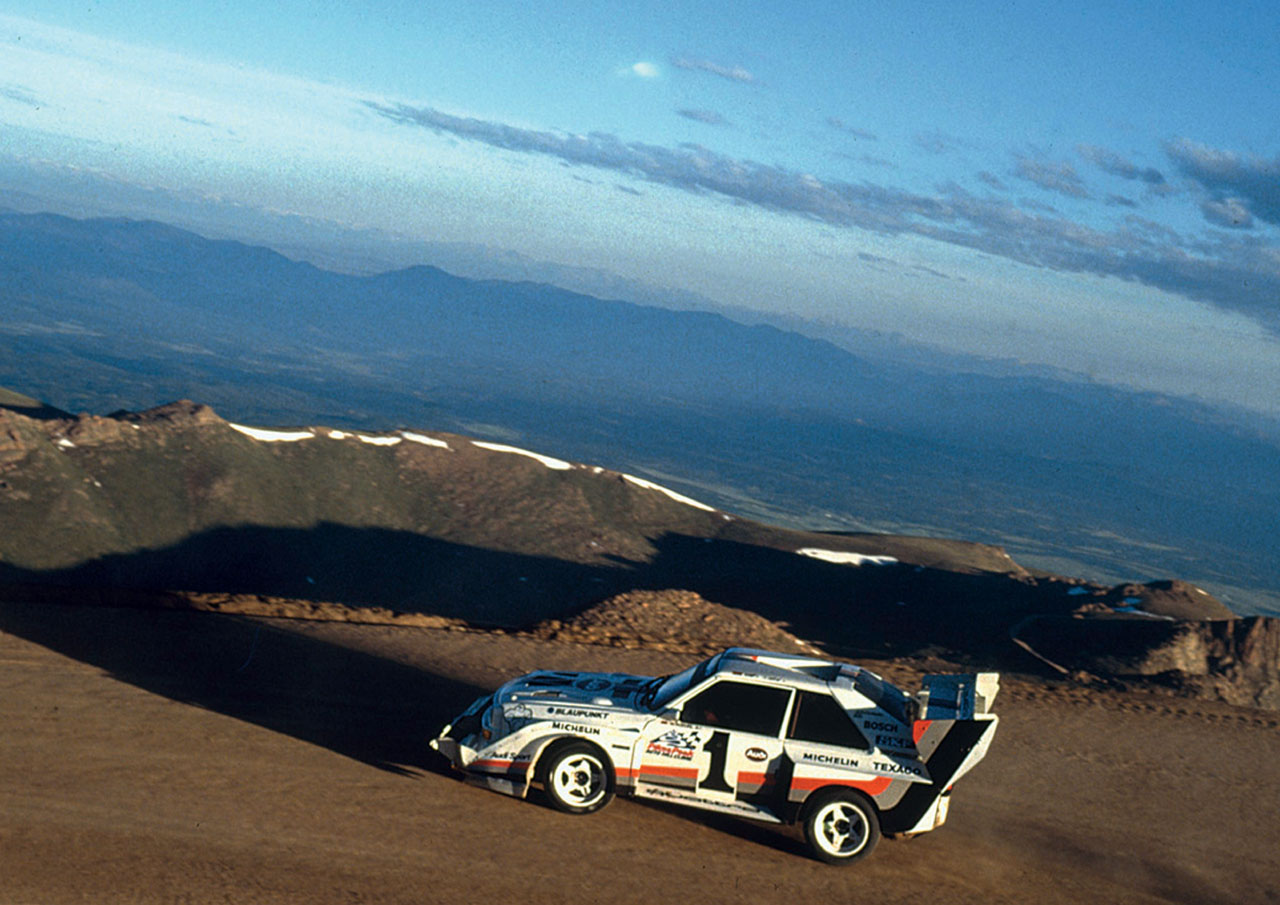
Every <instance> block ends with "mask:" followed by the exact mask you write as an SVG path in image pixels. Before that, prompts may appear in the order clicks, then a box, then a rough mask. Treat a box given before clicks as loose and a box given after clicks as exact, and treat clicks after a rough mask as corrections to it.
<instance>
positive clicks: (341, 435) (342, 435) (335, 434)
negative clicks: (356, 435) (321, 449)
mask: <svg viewBox="0 0 1280 905" xmlns="http://www.w3.org/2000/svg"><path fill="white" fill-rule="evenodd" d="M350 436H351V435H350V434H349V433H347V432H346V431H329V439H330V440H345V439H347V438H348V437H350Z"/></svg>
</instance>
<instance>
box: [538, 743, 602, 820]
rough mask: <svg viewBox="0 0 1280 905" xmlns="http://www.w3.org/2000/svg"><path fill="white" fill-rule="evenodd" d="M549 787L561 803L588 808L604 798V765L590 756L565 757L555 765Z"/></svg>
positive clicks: (575, 755)
mask: <svg viewBox="0 0 1280 905" xmlns="http://www.w3.org/2000/svg"><path fill="white" fill-rule="evenodd" d="M551 785H552V787H553V788H554V789H555V793H556V796H557V797H558V798H559V799H560V800H561V801H564V802H567V803H569V804H572V805H575V806H577V807H583V808H584V807H589V806H590V805H593V804H595V803H596V802H597V801H599V800H600V799H601V798H603V797H604V792H605V782H604V765H603V764H602V763H600V761H599V760H598V759H596V758H594V757H592V756H591V755H590V754H574V755H572V756H570V757H566V758H565V759H564V760H562V761H560V763H558V764H556V768H555V772H554V773H553V774H552V776H551Z"/></svg>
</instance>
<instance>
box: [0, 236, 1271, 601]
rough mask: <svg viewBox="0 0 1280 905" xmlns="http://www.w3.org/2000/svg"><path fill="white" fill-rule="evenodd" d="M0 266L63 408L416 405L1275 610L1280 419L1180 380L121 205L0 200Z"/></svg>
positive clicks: (368, 421)
mask: <svg viewBox="0 0 1280 905" xmlns="http://www.w3.org/2000/svg"><path fill="white" fill-rule="evenodd" d="M0 279H2V280H3V282H2V283H0V298H2V301H3V305H4V307H3V313H2V314H0V382H5V383H9V384H10V385H15V386H19V387H21V388H23V390H24V392H28V393H32V394H35V395H39V396H42V397H43V398H46V399H50V400H51V401H52V402H53V403H54V404H55V405H56V406H58V407H60V408H64V409H76V408H87V409H93V410H98V411H103V410H109V409H111V408H140V407H145V406H147V405H152V404H155V403H156V402H158V401H162V400H163V399H166V398H177V397H180V396H187V395H199V396H200V397H201V398H204V399H207V400H209V401H210V402H212V403H214V404H216V405H217V406H218V408H219V410H221V411H225V412H227V413H228V414H229V415H230V416H231V417H233V418H236V419H241V420H255V419H256V420H257V421H259V422H262V423H288V422H315V421H323V422H326V423H330V424H336V425H339V426H348V427H350V426H365V427H369V426H374V425H385V424H388V423H398V422H405V421H407V422H409V423H420V424H435V425H439V426H441V427H442V428H447V429H450V430H454V431H457V432H461V433H472V434H476V435H478V436H487V437H489V438H490V439H498V440H500V439H503V438H507V439H516V440H519V441H520V442H522V443H524V444H526V445H531V446H542V447H546V448H556V449H560V450H563V451H564V454H566V455H570V456H573V457H575V458H578V459H581V460H586V461H598V462H603V463H606V464H608V465H609V466H610V467H613V468H618V469H628V470H633V471H635V470H640V471H644V472H645V473H648V474H667V475H671V476H673V478H674V480H675V481H676V482H677V483H682V486H684V487H685V488H686V489H689V488H700V493H701V494H702V495H703V496H704V497H707V498H709V499H710V500H711V501H712V502H715V503H716V504H717V505H720V506H722V507H725V508H727V509H731V510H734V511H738V512H742V513H744V514H757V515H762V516H763V515H767V516H769V517H770V518H771V519H773V520H777V519H782V520H784V521H787V522H788V523H789V524H792V525H793V526H797V527H799V526H814V525H816V526H820V527H824V528H834V529H843V530H867V529H875V530H887V531H894V532H898V533H927V534H934V535H945V536H950V537H966V538H972V539H976V540H987V541H991V542H995V543H1000V544H1003V545H1005V546H1008V547H1009V548H1010V549H1011V550H1013V551H1014V552H1015V553H1016V554H1017V555H1018V556H1019V558H1021V559H1024V560H1026V561H1030V562H1035V563H1037V564H1039V565H1041V566H1043V567H1045V568H1052V569H1056V570H1059V571H1071V570H1078V571H1080V572H1084V573H1086V574H1091V575H1095V576H1098V577H1099V578H1102V579H1106V580H1120V579H1124V578H1129V577H1140V578H1156V577H1165V576H1169V575H1178V574H1181V575H1187V576H1189V577H1191V578H1192V579H1194V580H1195V581H1197V582H1201V583H1204V584H1208V585H1210V586H1212V587H1213V588H1214V589H1215V590H1216V591H1217V592H1218V593H1220V594H1222V595H1223V596H1224V598H1228V599H1230V600H1232V601H1233V603H1234V605H1236V606H1237V607H1243V608H1245V609H1254V610H1255V611H1256V610H1263V611H1265V610H1267V609H1268V608H1269V607H1271V608H1275V609H1276V610H1277V611H1280V595H1278V594H1276V593H1275V589H1276V588H1277V587H1280V564H1278V563H1277V562H1276V561H1275V558H1274V556H1273V555H1272V551H1273V547H1274V541H1273V539H1274V529H1275V512H1277V511H1280V432H1276V431H1273V430H1272V428H1271V427H1269V426H1268V425H1266V424H1262V423H1261V422H1258V421H1256V420H1252V421H1251V420H1249V419H1241V418H1235V417H1234V416H1232V415H1231V414H1230V413H1226V412H1223V411H1221V410H1218V409H1214V408H1211V407H1208V406H1202V405H1197V404H1195V403H1191V402H1187V401H1185V400H1177V399H1167V398H1164V397H1159V396H1156V395H1154V394H1142V393H1131V392H1126V391H1123V390H1118V389H1114V388H1109V387H1103V386H1098V385H1091V384H1082V383H1078V382H1068V381H1055V380H1052V379H1050V378H1048V377H1044V376H1039V377H1023V378H1014V377H994V376H989V375H981V374H971V373H943V372H940V371H934V370H929V369H922V368H920V367H918V366H916V365H915V364H913V363H910V362H905V363H895V362H893V361H890V360H887V359H878V360H875V361H871V360H868V359H863V358H860V357H858V356H855V355H853V354H851V353H849V352H847V351H845V350H843V349H841V348H838V347H837V346H835V345H833V344H831V343H827V342H823V341H822V340H819V339H813V338H806V337H802V336H800V335H798V334H796V333H792V332H787V331H784V330H781V329H778V328H776V327H769V326H761V325H756V326H747V325H743V324H739V323H735V322H734V321H732V320H729V319H728V318H726V317H723V316H721V315H719V314H712V313H707V312H679V311H672V310H668V309H662V308H654V307H645V306H639V305H634V304H629V303H625V302H617V301H607V300H599V299H594V298H591V297H589V296H583V295H579V294H576V293H572V292H568V291H565V290H560V289H555V288H553V287H548V286H543V285H538V284H532V283H504V282H499V281H475V280H467V279H463V278H460V277H455V276H451V275H449V274H446V273H444V272H443V271H441V270H438V269H436V268H433V267H428V266H420V267H412V268H407V269H404V270H399V271H393V272H390V273H384V274H380V275H376V276H368V277H362V276H353V275H350V274H337V273H331V272H328V271H324V270H321V269H319V268H316V267H314V266H312V265H310V264H305V263H300V262H296V261H291V260H289V259H287V258H285V257H283V256H281V255H279V254H277V253H275V252H272V251H269V250H267V249H263V248H256V247H253V246H248V245H244V244H241V243H237V242H232V241H225V240H223V241H212V240H207V239H203V238H201V237H199V236H196V235H195V234H193V233H189V232H185V231H183V230H179V229H176V228H173V227H168V226H165V225H163V224H155V223H140V222H135V221H128V220H83V221H82V220H72V219H69V218H64V217H58V216H55V215H47V214H46V215H20V214H2V215H0ZM1268 595H1270V596H1268Z"/></svg>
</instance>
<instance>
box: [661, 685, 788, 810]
mask: <svg viewBox="0 0 1280 905" xmlns="http://www.w3.org/2000/svg"><path fill="white" fill-rule="evenodd" d="M791 696H792V693H791V689H789V688H786V687H784V686H780V685H776V684H771V683H756V682H750V681H746V680H743V679H740V678H736V677H735V678H733V679H729V678H714V679H712V680H710V681H708V682H707V683H705V684H703V685H701V686H699V687H698V688H696V689H693V690H692V691H690V692H688V693H686V694H685V695H683V696H682V697H681V698H680V699H677V700H676V701H674V702H673V704H672V710H670V711H668V714H667V715H666V716H665V717H662V718H658V719H655V720H653V721H652V722H650V723H649V724H648V725H647V726H646V727H645V729H644V731H643V733H642V739H641V744H640V745H638V746H637V751H638V757H639V768H638V770H637V775H636V787H637V792H638V793H640V794H645V793H646V792H648V793H651V797H660V798H667V799H675V800H681V801H684V802H686V803H689V804H701V805H702V806H713V807H716V808H717V809H728V810H733V811H737V812H744V811H750V812H762V814H761V816H767V815H768V814H771V813H773V812H774V811H776V806H775V803H774V798H775V797H776V792H777V790H778V788H779V784H778V779H779V776H778V774H779V770H780V769H781V768H782V767H783V763H784V758H783V742H782V739H781V730H782V726H783V723H784V720H785V719H786V716H787V713H788V711H789V709H790V706H791Z"/></svg>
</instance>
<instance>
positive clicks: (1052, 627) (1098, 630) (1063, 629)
mask: <svg viewBox="0 0 1280 905" xmlns="http://www.w3.org/2000/svg"><path fill="white" fill-rule="evenodd" d="M1015 640H1017V641H1019V642H1021V643H1023V644H1024V645H1026V646H1027V647H1029V648H1030V649H1031V651H1032V652H1033V653H1035V654H1036V655H1038V656H1040V657H1042V658H1044V659H1045V660H1048V661H1050V662H1051V663H1054V664H1057V665H1058V666H1059V667H1060V668H1062V669H1063V670H1064V671H1069V672H1084V673H1090V674H1093V675H1095V676H1101V677H1106V678H1118V679H1122V680H1123V679H1141V680H1152V681H1155V682H1157V683H1159V684H1163V685H1166V686H1170V687H1174V688H1177V689H1179V690H1182V691H1186V692H1188V693H1191V694H1194V695H1196V696H1198V697H1205V698H1209V699H1215V700H1220V701H1225V702H1227V703H1230V704H1238V705H1242V706H1248V707H1261V708H1264V709H1268V710H1280V619H1275V618H1270V617H1265V616H1251V617H1249V618H1246V619H1218V620H1197V621H1188V620H1158V619H1150V618H1136V619H1134V618H1118V617H1092V618H1089V617H1084V618H1062V617H1040V618H1034V619H1030V620H1027V621H1026V622H1024V624H1022V625H1021V626H1019V627H1018V628H1017V630H1016V632H1015Z"/></svg>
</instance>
